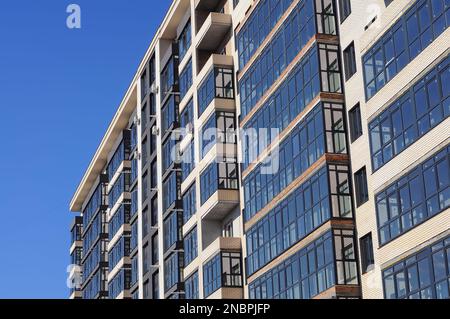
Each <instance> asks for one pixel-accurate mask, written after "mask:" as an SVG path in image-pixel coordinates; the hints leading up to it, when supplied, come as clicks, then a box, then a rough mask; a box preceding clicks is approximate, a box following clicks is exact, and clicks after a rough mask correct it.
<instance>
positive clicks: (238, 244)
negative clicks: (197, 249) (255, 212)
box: [202, 237, 242, 260]
mask: <svg viewBox="0 0 450 319" xmlns="http://www.w3.org/2000/svg"><path fill="white" fill-rule="evenodd" d="M204 247H206V248H205V249H203V252H202V256H203V258H204V259H205V260H206V259H209V258H210V257H212V256H214V255H215V254H217V253H219V252H220V251H235V252H236V251H241V249H242V241H241V239H240V238H239V237H219V238H217V239H216V240H214V241H213V242H212V243H210V244H209V245H205V246H204Z"/></svg>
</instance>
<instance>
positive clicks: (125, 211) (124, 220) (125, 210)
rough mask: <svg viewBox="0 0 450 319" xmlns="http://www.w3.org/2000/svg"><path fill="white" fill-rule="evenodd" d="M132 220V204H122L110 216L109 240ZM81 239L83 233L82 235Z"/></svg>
mask: <svg viewBox="0 0 450 319" xmlns="http://www.w3.org/2000/svg"><path fill="white" fill-rule="evenodd" d="M129 222H130V205H125V204H122V205H121V206H120V207H119V209H118V210H117V211H116V212H115V213H114V215H113V216H112V217H111V218H110V220H109V223H108V226H109V231H108V234H109V240H110V241H111V240H112V239H113V238H114V236H115V235H116V234H117V232H118V231H119V229H120V228H121V227H122V226H123V225H124V224H128V223H129ZM79 238H80V239H79V240H81V233H80V237H79Z"/></svg>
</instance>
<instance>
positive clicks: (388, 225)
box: [375, 146, 450, 245]
mask: <svg viewBox="0 0 450 319" xmlns="http://www.w3.org/2000/svg"><path fill="white" fill-rule="evenodd" d="M449 171H450V147H448V146H447V147H446V148H444V149H443V150H441V151H439V152H438V153H437V154H434V155H433V156H432V157H430V158H429V159H427V160H426V161H425V162H423V163H421V164H419V165H418V166H416V167H414V168H412V169H411V170H410V172H409V173H407V174H406V175H405V176H402V177H401V178H399V179H398V180H397V181H395V182H394V183H393V184H392V185H390V186H388V187H387V188H385V189H384V190H382V191H381V192H380V193H378V194H376V195H375V202H376V212H377V220H378V234H379V236H378V237H379V240H380V244H381V245H384V244H386V243H388V242H390V241H391V240H393V239H394V238H396V237H398V236H400V235H401V234H404V233H405V232H407V231H409V230H410V229H411V228H412V227H414V226H417V225H419V224H421V223H423V222H425V221H426V220H428V219H430V218H432V217H433V216H435V215H436V214H439V213H440V212H442V211H444V210H445V209H447V208H448V207H449V206H450V177H449Z"/></svg>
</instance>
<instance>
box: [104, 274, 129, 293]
mask: <svg viewBox="0 0 450 319" xmlns="http://www.w3.org/2000/svg"><path fill="white" fill-rule="evenodd" d="M130 284H131V269H122V270H121V271H120V272H119V273H118V274H117V275H116V276H115V277H114V278H113V279H112V280H111V282H110V283H109V285H108V293H109V298H111V299H116V298H117V297H118V296H119V295H120V293H121V292H122V291H124V290H128V289H130Z"/></svg>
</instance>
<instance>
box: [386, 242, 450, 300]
mask: <svg viewBox="0 0 450 319" xmlns="http://www.w3.org/2000/svg"><path fill="white" fill-rule="evenodd" d="M448 265H450V237H447V238H445V239H441V240H439V241H438V242H436V243H434V244H432V245H430V246H428V247H426V248H424V249H422V250H421V251H419V252H417V253H415V254H414V255H411V256H408V257H406V258H405V259H404V260H402V261H400V262H398V263H396V264H395V265H393V266H392V267H390V268H387V269H384V270H383V273H382V274H383V284H384V297H385V298H386V299H449V297H450V293H449V285H450V272H449V271H448Z"/></svg>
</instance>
